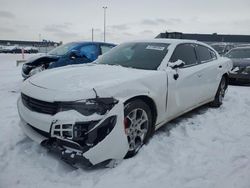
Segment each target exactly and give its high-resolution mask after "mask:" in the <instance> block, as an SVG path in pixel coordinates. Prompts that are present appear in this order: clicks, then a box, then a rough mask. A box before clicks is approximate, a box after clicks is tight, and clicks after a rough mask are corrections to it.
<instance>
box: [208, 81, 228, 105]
mask: <svg viewBox="0 0 250 188" xmlns="http://www.w3.org/2000/svg"><path fill="white" fill-rule="evenodd" d="M226 89H227V82H226V78H225V76H223V77H222V78H221V81H220V85H219V87H218V90H217V93H216V95H215V98H214V101H213V102H211V103H210V105H211V106H212V107H217V108H218V107H220V106H221V105H222V102H223V99H224V97H225V93H226Z"/></svg>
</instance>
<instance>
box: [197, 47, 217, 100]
mask: <svg viewBox="0 0 250 188" xmlns="http://www.w3.org/2000/svg"><path fill="white" fill-rule="evenodd" d="M196 53H197V56H198V60H199V63H200V67H201V72H200V75H201V77H200V81H201V88H202V92H201V99H202V100H203V101H207V100H209V99H213V98H214V97H215V94H216V91H217V88H218V85H219V82H220V77H221V74H220V69H222V65H221V64H220V61H219V60H218V57H217V56H216V54H215V52H214V51H213V50H211V49H210V48H208V47H206V46H203V45H199V44H198V45H196Z"/></svg>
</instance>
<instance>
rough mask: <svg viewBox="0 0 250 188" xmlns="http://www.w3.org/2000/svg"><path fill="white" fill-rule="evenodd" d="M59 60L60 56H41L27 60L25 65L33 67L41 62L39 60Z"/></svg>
mask: <svg viewBox="0 0 250 188" xmlns="http://www.w3.org/2000/svg"><path fill="white" fill-rule="evenodd" d="M59 58H60V56H56V55H48V54H39V55H36V56H33V57H30V58H29V59H27V61H26V62H25V63H26V64H28V65H32V64H36V62H39V60H43V59H51V60H58V59H59Z"/></svg>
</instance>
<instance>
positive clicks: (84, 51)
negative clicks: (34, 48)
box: [22, 42, 116, 79]
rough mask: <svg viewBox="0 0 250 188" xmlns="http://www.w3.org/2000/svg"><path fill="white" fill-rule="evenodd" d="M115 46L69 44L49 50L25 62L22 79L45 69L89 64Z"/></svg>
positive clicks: (108, 44)
mask: <svg viewBox="0 0 250 188" xmlns="http://www.w3.org/2000/svg"><path fill="white" fill-rule="evenodd" d="M114 46H116V45H115V44H110V43H103V42H71V43H67V44H64V45H62V46H59V47H57V48H55V49H53V50H51V51H50V52H49V53H48V54H46V55H38V56H35V57H32V58H30V59H28V60H27V62H26V63H25V64H23V67H22V76H23V78H24V79H26V78H28V77H30V76H32V75H34V74H36V73H38V72H41V71H43V70H45V69H50V68H56V67H62V66H66V65H71V64H82V63H90V62H93V61H95V60H96V59H97V57H98V56H99V55H102V54H104V53H105V52H107V51H109V50H110V49H111V48H113V47H114Z"/></svg>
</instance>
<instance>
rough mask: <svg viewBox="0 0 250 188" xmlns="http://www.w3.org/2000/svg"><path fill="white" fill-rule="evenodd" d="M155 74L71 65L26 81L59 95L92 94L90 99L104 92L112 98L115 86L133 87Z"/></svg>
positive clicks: (126, 69) (127, 69) (109, 67)
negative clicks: (135, 83)
mask: <svg viewBox="0 0 250 188" xmlns="http://www.w3.org/2000/svg"><path fill="white" fill-rule="evenodd" d="M155 72H156V71H149V70H139V69H133V68H125V67H122V66H114V65H100V64H86V65H73V66H72V65H71V66H66V67H61V68H57V69H51V70H46V71H43V72H41V73H39V74H37V75H35V76H33V77H31V78H30V79H29V80H27V81H28V82H30V83H31V84H32V85H34V86H37V87H40V88H44V89H49V90H57V91H61V93H62V92H64V93H67V92H69V91H70V92H71V93H73V92H75V91H81V93H82V96H83V93H86V94H87V93H91V92H92V94H91V95H92V97H95V93H94V92H97V93H98V94H99V92H100V91H105V92H108V93H109V94H108V95H111V96H114V95H112V89H114V87H115V86H118V85H121V84H123V83H124V82H126V83H128V82H131V85H134V81H136V80H140V79H143V78H145V77H148V76H149V75H150V74H154V73H155ZM110 88H112V89H110ZM109 89H110V90H109ZM124 89H129V88H124ZM102 93H103V92H102ZM85 97H91V96H89V95H88V96H85Z"/></svg>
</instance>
